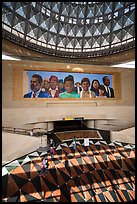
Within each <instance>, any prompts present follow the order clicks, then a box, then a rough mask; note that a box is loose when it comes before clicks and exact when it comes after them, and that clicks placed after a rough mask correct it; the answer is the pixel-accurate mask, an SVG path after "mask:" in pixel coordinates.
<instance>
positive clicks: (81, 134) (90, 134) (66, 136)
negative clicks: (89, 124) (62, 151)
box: [55, 130, 103, 142]
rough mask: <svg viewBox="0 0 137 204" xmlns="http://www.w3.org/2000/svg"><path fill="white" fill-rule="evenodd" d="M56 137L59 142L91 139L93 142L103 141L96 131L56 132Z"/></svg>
mask: <svg viewBox="0 0 137 204" xmlns="http://www.w3.org/2000/svg"><path fill="white" fill-rule="evenodd" d="M55 135H56V137H57V138H58V139H60V141H61V142H63V141H66V140H70V139H73V138H74V137H75V138H78V139H84V138H91V139H94V140H100V139H103V138H102V137H101V135H100V133H99V131H97V130H77V131H65V132H56V133H55Z"/></svg>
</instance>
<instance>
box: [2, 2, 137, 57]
mask: <svg viewBox="0 0 137 204" xmlns="http://www.w3.org/2000/svg"><path fill="white" fill-rule="evenodd" d="M2 34H3V37H4V38H6V39H8V40H10V41H12V42H14V43H17V44H19V45H21V46H23V47H26V48H29V49H31V50H35V51H38V52H41V53H45V54H48V55H53V56H59V57H66V58H67V57H69V58H70V57H71V58H88V57H91V58H92V57H98V56H105V55H108V54H113V53H118V52H122V51H124V50H129V49H131V48H134V47H135V2H3V4H2Z"/></svg>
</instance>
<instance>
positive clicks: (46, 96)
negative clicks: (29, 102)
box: [24, 91, 51, 98]
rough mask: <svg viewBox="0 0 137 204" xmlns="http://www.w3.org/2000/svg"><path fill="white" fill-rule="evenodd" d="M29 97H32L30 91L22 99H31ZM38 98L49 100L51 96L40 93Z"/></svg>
mask: <svg viewBox="0 0 137 204" xmlns="http://www.w3.org/2000/svg"><path fill="white" fill-rule="evenodd" d="M31 95H32V91H31V92H29V93H27V94H25V95H24V98H31ZM38 98H51V95H50V94H48V93H46V92H43V91H40V93H39V95H38Z"/></svg>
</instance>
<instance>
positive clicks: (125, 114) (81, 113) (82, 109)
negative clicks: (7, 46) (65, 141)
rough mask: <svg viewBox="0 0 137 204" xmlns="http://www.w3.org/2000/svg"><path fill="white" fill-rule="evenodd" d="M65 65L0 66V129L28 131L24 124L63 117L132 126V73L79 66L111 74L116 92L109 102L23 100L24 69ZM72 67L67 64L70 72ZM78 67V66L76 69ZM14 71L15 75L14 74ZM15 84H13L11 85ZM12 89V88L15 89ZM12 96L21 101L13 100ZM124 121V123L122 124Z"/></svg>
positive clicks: (14, 63)
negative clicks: (13, 128)
mask: <svg viewBox="0 0 137 204" xmlns="http://www.w3.org/2000/svg"><path fill="white" fill-rule="evenodd" d="M67 66H68V64H65V63H58V64H57V63H51V62H34V61H33V62H31V61H3V62H2V111H3V112H2V117H3V120H2V126H9V127H25V126H26V127H28V126H27V125H28V124H31V123H35V122H36V123H37V122H44V121H54V120H62V118H64V117H84V118H85V119H99V118H100V119H116V120H122V122H123V120H125V123H127V125H128V124H129V123H130V125H131V123H132V124H133V125H134V108H135V107H134V105H135V69H127V68H112V67H111V68H110V67H109V68H108V67H103V66H90V65H79V67H80V68H82V69H83V70H84V71H87V72H88V71H89V70H91V72H93V73H95V72H97V73H101V72H102V70H103V72H104V73H115V76H118V78H117V80H116V77H115V82H114V88H115V89H117V90H118V86H117V84H118V85H119V86H120V93H119V91H117V96H119V97H116V98H113V99H111V98H110V99H107V100H105V99H97V98H95V99H90V100H89V99H84V100H83V99H78V100H75V99H74V100H72V99H65V100H64V99H54V100H53V99H34V100H32V99H24V98H23V96H22V93H23V86H24V84H23V71H22V70H25V69H28V68H29V69H34V70H39V69H40V68H41V67H42V69H43V70H47V68H48V69H50V70H51V71H52V70H55V69H56V70H63V71H64V70H65V69H66V70H67V68H66V67H67ZM75 66H76V65H75V64H69V67H70V68H69V70H67V71H70V72H71V70H72V69H73V68H74V67H75ZM77 66H78V65H77ZM15 70H16V72H15ZM15 82H16V83H15ZM15 85H16V86H15ZM16 93H19V94H20V95H21V96H22V97H21V98H20V99H18V98H15V97H14V96H15V95H16ZM126 121H127V122H126Z"/></svg>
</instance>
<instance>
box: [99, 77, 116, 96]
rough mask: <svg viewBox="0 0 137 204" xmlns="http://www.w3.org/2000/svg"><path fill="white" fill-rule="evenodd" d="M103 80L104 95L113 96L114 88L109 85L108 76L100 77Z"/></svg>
mask: <svg viewBox="0 0 137 204" xmlns="http://www.w3.org/2000/svg"><path fill="white" fill-rule="evenodd" d="M102 80H103V83H104V87H105V90H106V96H107V98H114V97H115V96H114V89H113V88H111V87H109V85H110V79H109V78H108V76H104V77H103V78H102Z"/></svg>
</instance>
